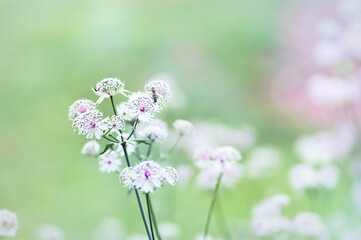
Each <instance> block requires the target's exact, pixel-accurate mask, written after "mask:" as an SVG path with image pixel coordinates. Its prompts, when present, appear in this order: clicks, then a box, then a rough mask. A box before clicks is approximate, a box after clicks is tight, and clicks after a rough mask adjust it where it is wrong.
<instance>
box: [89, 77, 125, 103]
mask: <svg viewBox="0 0 361 240" xmlns="http://www.w3.org/2000/svg"><path fill="white" fill-rule="evenodd" d="M92 89H93V92H94V93H95V94H96V95H98V96H99V97H100V98H99V99H98V101H97V104H99V103H101V102H102V101H103V100H104V98H110V97H112V96H115V95H117V94H123V95H125V92H127V91H126V90H125V84H124V82H122V81H121V80H119V79H118V78H105V79H103V80H101V81H100V82H98V83H97V85H96V87H95V88H92Z"/></svg>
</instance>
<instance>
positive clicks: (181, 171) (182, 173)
mask: <svg viewBox="0 0 361 240" xmlns="http://www.w3.org/2000/svg"><path fill="white" fill-rule="evenodd" d="M177 172H178V176H179V183H180V184H186V183H187V182H188V180H189V178H190V177H191V176H192V169H191V168H190V167H189V166H187V165H181V166H179V167H177Z"/></svg>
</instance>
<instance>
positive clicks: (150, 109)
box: [128, 92, 160, 122]
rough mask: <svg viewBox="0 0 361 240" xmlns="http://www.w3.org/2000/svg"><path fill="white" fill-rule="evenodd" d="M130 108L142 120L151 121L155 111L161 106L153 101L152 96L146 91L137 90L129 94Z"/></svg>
mask: <svg viewBox="0 0 361 240" xmlns="http://www.w3.org/2000/svg"><path fill="white" fill-rule="evenodd" d="M128 104H129V108H130V109H131V110H132V111H134V113H135V115H136V117H138V119H139V121H141V122H150V121H151V120H152V118H153V117H154V113H156V112H158V111H159V110H160V108H159V107H158V106H156V105H155V104H154V103H153V100H152V99H151V97H150V96H149V95H148V94H147V93H144V92H136V93H133V94H131V95H130V96H129V101H128Z"/></svg>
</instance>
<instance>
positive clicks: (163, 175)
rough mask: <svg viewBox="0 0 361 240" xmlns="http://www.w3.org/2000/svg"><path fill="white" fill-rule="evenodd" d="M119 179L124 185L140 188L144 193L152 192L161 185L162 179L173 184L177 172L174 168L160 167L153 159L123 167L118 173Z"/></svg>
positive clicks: (176, 179) (176, 178) (175, 180)
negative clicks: (133, 165)
mask: <svg viewBox="0 0 361 240" xmlns="http://www.w3.org/2000/svg"><path fill="white" fill-rule="evenodd" d="M119 180H120V182H122V183H123V184H124V185H125V186H126V187H128V186H131V187H135V188H137V189H140V190H141V191H142V192H144V193H152V192H154V190H156V189H157V188H160V187H161V186H162V182H163V181H167V182H168V183H169V184H171V185H174V184H175V183H176V182H177V181H178V174H177V171H176V170H175V169H174V168H171V167H162V166H160V165H159V164H158V163H156V162H154V161H151V160H149V161H144V162H140V163H139V164H138V165H136V166H135V167H128V168H125V169H124V170H123V171H122V172H121V173H120V175H119Z"/></svg>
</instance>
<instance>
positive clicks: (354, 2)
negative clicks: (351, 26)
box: [339, 0, 361, 20]
mask: <svg viewBox="0 0 361 240" xmlns="http://www.w3.org/2000/svg"><path fill="white" fill-rule="evenodd" d="M339 12H340V14H341V16H342V17H344V18H345V19H346V20H357V19H358V18H360V14H361V3H360V1H358V0H342V1H339Z"/></svg>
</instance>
